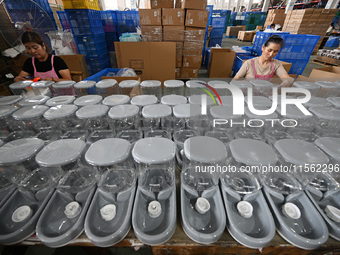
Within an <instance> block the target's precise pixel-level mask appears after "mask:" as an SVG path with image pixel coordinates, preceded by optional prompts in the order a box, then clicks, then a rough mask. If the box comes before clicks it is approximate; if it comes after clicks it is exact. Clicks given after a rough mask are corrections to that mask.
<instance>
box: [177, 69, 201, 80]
mask: <svg viewBox="0 0 340 255" xmlns="http://www.w3.org/2000/svg"><path fill="white" fill-rule="evenodd" d="M198 72H199V69H197V68H189V67H182V68H181V77H180V78H182V79H192V78H197V77H198Z"/></svg>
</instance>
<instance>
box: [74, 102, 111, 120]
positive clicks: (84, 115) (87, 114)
mask: <svg viewBox="0 0 340 255" xmlns="http://www.w3.org/2000/svg"><path fill="white" fill-rule="evenodd" d="M108 110H109V107H108V106H107V105H99V104H95V105H86V106H83V107H82V108H80V109H79V110H78V111H76V116H77V117H78V118H79V119H88V118H96V117H102V116H104V115H105V114H106V113H107V111H108Z"/></svg>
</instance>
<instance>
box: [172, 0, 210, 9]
mask: <svg viewBox="0 0 340 255" xmlns="http://www.w3.org/2000/svg"><path fill="white" fill-rule="evenodd" d="M176 1H177V0H176ZM207 3H208V1H207V0H183V1H182V9H193V10H206V9H207Z"/></svg>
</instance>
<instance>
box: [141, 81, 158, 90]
mask: <svg viewBox="0 0 340 255" xmlns="http://www.w3.org/2000/svg"><path fill="white" fill-rule="evenodd" d="M140 85H141V87H144V88H154V87H160V86H161V85H162V83H161V82H160V81H156V80H146V81H142V83H141V84H140Z"/></svg>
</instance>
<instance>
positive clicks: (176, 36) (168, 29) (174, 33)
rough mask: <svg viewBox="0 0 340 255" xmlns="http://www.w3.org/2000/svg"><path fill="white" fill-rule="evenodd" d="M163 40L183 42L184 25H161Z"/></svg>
mask: <svg viewBox="0 0 340 255" xmlns="http://www.w3.org/2000/svg"><path fill="white" fill-rule="evenodd" d="M163 40H164V41H170V42H179V41H182V42H183V41H184V26H163Z"/></svg>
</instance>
